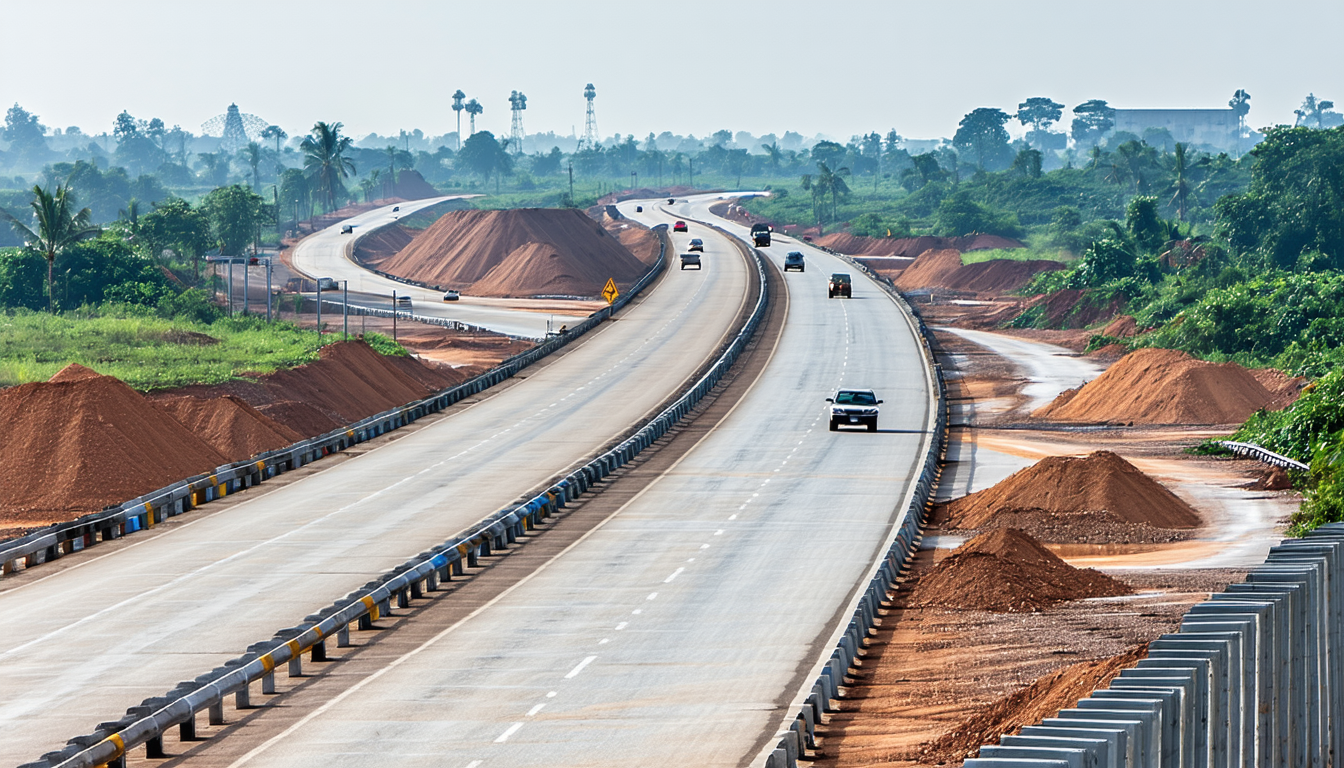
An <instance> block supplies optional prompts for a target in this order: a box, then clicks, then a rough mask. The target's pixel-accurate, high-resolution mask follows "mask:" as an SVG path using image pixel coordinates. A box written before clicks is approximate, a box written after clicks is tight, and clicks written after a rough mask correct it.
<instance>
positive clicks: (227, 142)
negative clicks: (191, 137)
mask: <svg viewBox="0 0 1344 768" xmlns="http://www.w3.org/2000/svg"><path fill="white" fill-rule="evenodd" d="M267 125H269V123H267V122H266V121H265V120H262V119H261V118H260V117H257V116H256V115H249V114H246V113H244V112H240V111H239V110H238V105H237V104H230V105H229V109H228V111H227V112H225V113H224V114H222V115H216V116H214V117H212V118H210V119H209V120H206V121H205V122H204V123H202V124H201V133H203V134H205V135H206V136H219V137H220V139H221V140H220V142H219V148H220V149H222V150H224V151H225V152H230V153H232V152H237V151H238V150H240V149H242V148H243V147H245V146H247V143H248V142H249V141H256V140H257V139H258V138H260V137H261V132H262V131H264V130H266V126H267Z"/></svg>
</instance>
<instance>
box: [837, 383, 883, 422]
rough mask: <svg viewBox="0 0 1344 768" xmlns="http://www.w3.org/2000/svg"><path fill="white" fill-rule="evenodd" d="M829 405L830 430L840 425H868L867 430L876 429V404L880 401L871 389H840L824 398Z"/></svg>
mask: <svg viewBox="0 0 1344 768" xmlns="http://www.w3.org/2000/svg"><path fill="white" fill-rule="evenodd" d="M826 402H828V403H830V404H831V406H830V408H831V431H832V432H834V431H836V430H838V429H839V428H840V426H841V425H844V424H849V425H854V426H857V425H859V424H862V425H864V426H866V427H868V431H869V432H876V431H877V410H878V409H877V406H878V405H880V404H881V403H882V401H881V400H878V399H877V395H876V394H874V393H873V390H871V389H842V390H839V391H838V392H836V393H835V397H828V398H826Z"/></svg>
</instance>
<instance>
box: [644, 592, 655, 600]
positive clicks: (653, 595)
mask: <svg viewBox="0 0 1344 768" xmlns="http://www.w3.org/2000/svg"><path fill="white" fill-rule="evenodd" d="M657 598H658V593H657V592H650V593H649V596H648V597H646V598H644V599H645V600H656V599H657Z"/></svg>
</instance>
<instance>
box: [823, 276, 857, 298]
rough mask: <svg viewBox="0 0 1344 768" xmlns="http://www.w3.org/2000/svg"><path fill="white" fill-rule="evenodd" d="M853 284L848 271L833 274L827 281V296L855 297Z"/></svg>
mask: <svg viewBox="0 0 1344 768" xmlns="http://www.w3.org/2000/svg"><path fill="white" fill-rule="evenodd" d="M852 294H853V285H852V284H851V283H850V279H849V273H848V272H836V273H834V274H832V275H831V279H830V280H829V281H827V283H826V297H827V298H830V299H834V298H835V297H836V296H844V297H845V298H846V299H849V298H853V295H852Z"/></svg>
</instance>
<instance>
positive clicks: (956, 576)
mask: <svg viewBox="0 0 1344 768" xmlns="http://www.w3.org/2000/svg"><path fill="white" fill-rule="evenodd" d="M1131 592H1132V590H1131V589H1130V588H1129V587H1128V586H1126V585H1125V584H1122V583H1121V582H1118V581H1116V580H1115V579H1112V578H1111V577H1109V576H1107V575H1105V574H1103V573H1099V572H1097V571H1094V570H1092V569H1090V568H1089V569H1079V568H1074V567H1073V566H1071V565H1069V564H1068V563H1066V562H1064V561H1063V560H1060V559H1059V558H1058V557H1056V556H1055V555H1054V554H1052V553H1051V552H1050V551H1049V550H1047V549H1046V548H1045V547H1042V546H1041V545H1040V544H1039V543H1038V542H1037V541H1036V540H1035V539H1033V538H1031V537H1030V536H1028V535H1027V534H1025V533H1023V532H1022V531H1018V530H1015V529H1012V528H1000V529H998V530H994V531H989V532H988V533H982V534H980V535H979V536H976V537H975V538H974V539H971V540H970V541H968V542H966V543H965V544H962V545H961V546H960V547H958V548H957V549H956V551H954V552H953V553H952V554H950V555H948V556H947V557H945V558H943V559H942V560H941V561H939V563H938V564H937V565H935V566H934V567H933V570H931V571H929V572H928V573H927V574H925V575H924V576H921V577H920V578H919V580H918V581H917V582H915V587H914V590H913V592H912V593H911V594H910V596H909V598H907V600H906V602H905V605H907V606H909V607H918V608H944V609H951V610H973V611H994V612H998V613H1008V612H1031V611H1039V610H1041V609H1043V608H1048V607H1050V606H1051V605H1054V604H1056V603H1062V602H1065V601H1068V600H1082V599H1084V598H1089V597H1113V596H1116V595H1128V594H1131Z"/></svg>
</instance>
